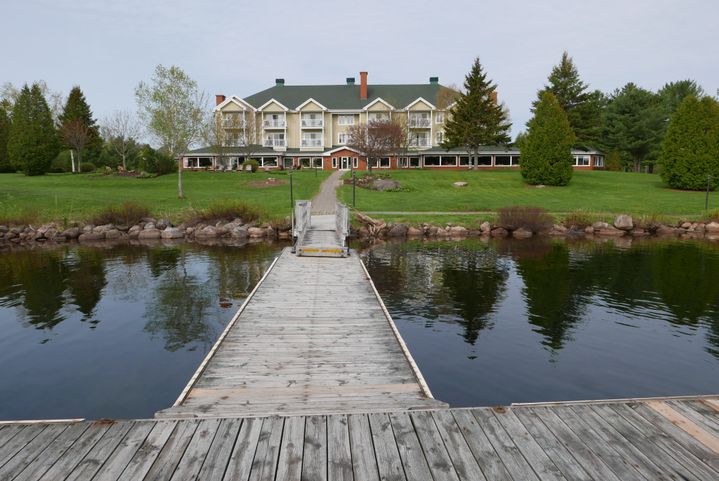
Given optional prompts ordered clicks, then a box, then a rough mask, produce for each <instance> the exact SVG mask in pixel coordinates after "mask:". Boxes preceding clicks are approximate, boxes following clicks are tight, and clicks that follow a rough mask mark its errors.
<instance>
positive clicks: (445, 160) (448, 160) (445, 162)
mask: <svg viewBox="0 0 719 481" xmlns="http://www.w3.org/2000/svg"><path fill="white" fill-rule="evenodd" d="M440 165H442V166H445V167H453V166H456V165H457V157H456V156H454V155H443V156H442V157H441V158H440Z"/></svg>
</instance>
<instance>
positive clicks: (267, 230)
mask: <svg viewBox="0 0 719 481" xmlns="http://www.w3.org/2000/svg"><path fill="white" fill-rule="evenodd" d="M276 233H277V232H276V231H275V229H273V228H272V226H268V227H265V235H266V236H267V237H269V238H274V237H275V235H276Z"/></svg>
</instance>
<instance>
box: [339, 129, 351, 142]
mask: <svg viewBox="0 0 719 481" xmlns="http://www.w3.org/2000/svg"><path fill="white" fill-rule="evenodd" d="M349 141H350V134H348V133H347V132H340V133H339V134H337V143H338V144H339V145H347V142H349Z"/></svg>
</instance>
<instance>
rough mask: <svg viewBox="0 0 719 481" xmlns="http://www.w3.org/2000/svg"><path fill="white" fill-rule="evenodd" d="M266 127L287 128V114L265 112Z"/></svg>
mask: <svg viewBox="0 0 719 481" xmlns="http://www.w3.org/2000/svg"><path fill="white" fill-rule="evenodd" d="M264 119H265V127H269V128H280V129H283V128H285V114H265V116H264Z"/></svg>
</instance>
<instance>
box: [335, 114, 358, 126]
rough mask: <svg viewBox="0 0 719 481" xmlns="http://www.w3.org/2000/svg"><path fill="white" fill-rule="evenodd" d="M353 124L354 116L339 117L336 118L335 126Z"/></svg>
mask: <svg viewBox="0 0 719 481" xmlns="http://www.w3.org/2000/svg"><path fill="white" fill-rule="evenodd" d="M354 124H355V116H354V115H340V116H339V117H338V118H337V125H354Z"/></svg>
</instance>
